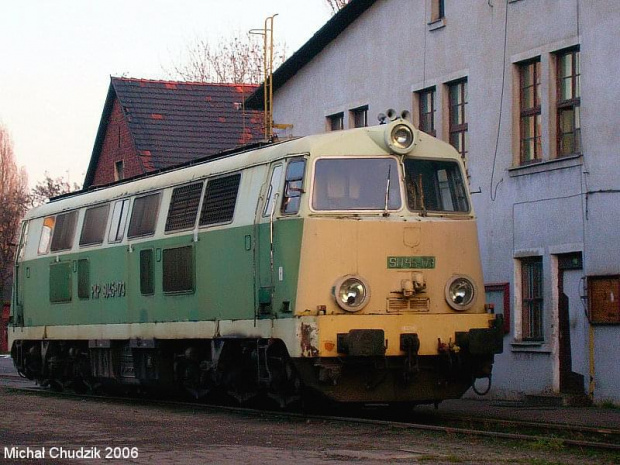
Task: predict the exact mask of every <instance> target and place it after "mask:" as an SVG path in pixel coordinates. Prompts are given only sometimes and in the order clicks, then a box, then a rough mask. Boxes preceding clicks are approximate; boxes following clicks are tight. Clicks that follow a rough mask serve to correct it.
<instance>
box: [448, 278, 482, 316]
mask: <svg viewBox="0 0 620 465" xmlns="http://www.w3.org/2000/svg"><path fill="white" fill-rule="evenodd" d="M445 297H446V302H448V305H450V307H452V308H453V309H454V310H457V311H459V312H462V311H465V310H469V309H470V308H471V307H472V305H474V301H475V300H476V285H475V284H474V282H473V281H472V279H471V278H469V277H468V276H464V275H455V276H452V277H451V278H450V279H449V280H448V282H447V283H446V290H445Z"/></svg>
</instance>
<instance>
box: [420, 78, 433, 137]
mask: <svg viewBox="0 0 620 465" xmlns="http://www.w3.org/2000/svg"><path fill="white" fill-rule="evenodd" d="M418 119H419V129H420V131H424V132H425V133H427V134H430V135H431V136H433V137H436V136H437V132H436V131H435V88H434V87H432V88H429V89H424V90H421V91H419V92H418Z"/></svg>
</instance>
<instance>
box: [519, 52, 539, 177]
mask: <svg viewBox="0 0 620 465" xmlns="http://www.w3.org/2000/svg"><path fill="white" fill-rule="evenodd" d="M519 89H520V92H519V101H520V102H519V108H520V116H519V118H520V119H519V126H520V134H521V136H520V140H521V143H520V163H521V164H522V165H525V164H527V163H532V162H535V161H538V160H540V159H541V157H542V145H541V137H540V136H541V124H542V121H541V113H540V59H536V60H532V61H529V62H527V63H523V64H521V65H519Z"/></svg>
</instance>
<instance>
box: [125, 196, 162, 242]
mask: <svg viewBox="0 0 620 465" xmlns="http://www.w3.org/2000/svg"><path fill="white" fill-rule="evenodd" d="M160 197H161V195H160V194H159V193H157V194H150V195H145V196H143V197H138V198H136V199H135V200H134V201H133V211H132V212H131V220H129V231H127V237H129V238H133V237H140V236H150V235H151V234H153V233H154V232H155V225H156V224H157V213H158V212H159V198H160Z"/></svg>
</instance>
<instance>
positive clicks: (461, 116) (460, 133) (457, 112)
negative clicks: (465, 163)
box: [446, 77, 469, 159]
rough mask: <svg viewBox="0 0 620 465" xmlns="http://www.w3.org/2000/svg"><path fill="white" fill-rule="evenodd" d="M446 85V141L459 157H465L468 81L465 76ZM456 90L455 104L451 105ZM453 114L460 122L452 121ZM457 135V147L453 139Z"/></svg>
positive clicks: (466, 150) (453, 118)
mask: <svg viewBox="0 0 620 465" xmlns="http://www.w3.org/2000/svg"><path fill="white" fill-rule="evenodd" d="M446 86H447V87H448V141H449V143H450V145H452V146H453V147H454V148H455V149H456V151H457V152H459V154H460V155H461V158H463V159H466V158H467V154H468V153H469V147H468V129H469V125H468V123H467V104H468V100H469V91H468V81H467V78H466V77H465V78H462V79H458V80H456V81H452V82H449V83H447V84H446ZM455 91H457V92H458V98H457V99H456V104H454V105H453V101H454V99H453V96H455V94H454V92H455ZM455 116H456V119H457V120H460V121H461V122H460V123H454V120H455ZM454 137H458V140H459V147H457V146H456V145H454V143H453V139H454Z"/></svg>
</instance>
